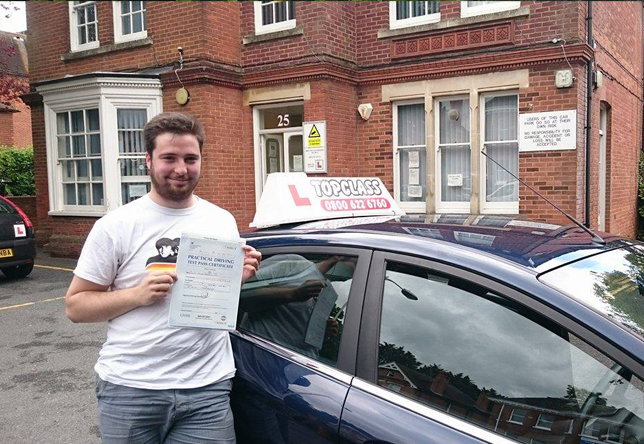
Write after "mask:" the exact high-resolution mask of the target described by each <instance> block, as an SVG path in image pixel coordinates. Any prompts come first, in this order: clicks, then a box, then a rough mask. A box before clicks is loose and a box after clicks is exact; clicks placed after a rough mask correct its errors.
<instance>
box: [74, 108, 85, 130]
mask: <svg viewBox="0 0 644 444" xmlns="http://www.w3.org/2000/svg"><path fill="white" fill-rule="evenodd" d="M84 130H85V124H84V123H83V111H72V132H73V133H82V132H83V131H84Z"/></svg>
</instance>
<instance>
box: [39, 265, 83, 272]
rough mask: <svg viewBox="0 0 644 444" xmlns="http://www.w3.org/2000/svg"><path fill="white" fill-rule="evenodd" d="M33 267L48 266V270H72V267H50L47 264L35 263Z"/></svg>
mask: <svg viewBox="0 0 644 444" xmlns="http://www.w3.org/2000/svg"><path fill="white" fill-rule="evenodd" d="M34 267H38V268H48V269H50V270H62V271H74V269H73V268H62V267H51V266H49V265H37V264H34Z"/></svg>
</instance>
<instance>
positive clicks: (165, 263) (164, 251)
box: [145, 237, 179, 270]
mask: <svg viewBox="0 0 644 444" xmlns="http://www.w3.org/2000/svg"><path fill="white" fill-rule="evenodd" d="M155 247H156V249H157V251H158V252H159V254H157V255H156V256H152V257H151V258H149V259H148V260H147V262H146V263H145V269H146V270H174V269H175V268H176V263H177V256H178V255H179V238H176V239H168V238H167V237H162V238H161V239H159V240H157V242H156V244H155Z"/></svg>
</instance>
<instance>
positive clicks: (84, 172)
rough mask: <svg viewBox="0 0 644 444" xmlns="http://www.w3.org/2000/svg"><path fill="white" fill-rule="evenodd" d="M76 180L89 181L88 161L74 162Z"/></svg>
mask: <svg viewBox="0 0 644 444" xmlns="http://www.w3.org/2000/svg"><path fill="white" fill-rule="evenodd" d="M76 179H77V180H89V161H87V160H77V161H76Z"/></svg>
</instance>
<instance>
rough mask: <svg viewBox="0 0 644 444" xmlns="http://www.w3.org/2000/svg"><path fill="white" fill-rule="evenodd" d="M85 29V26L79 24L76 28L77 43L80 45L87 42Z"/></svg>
mask: <svg viewBox="0 0 644 444" xmlns="http://www.w3.org/2000/svg"><path fill="white" fill-rule="evenodd" d="M86 30H87V27H85V26H81V27H80V28H78V43H79V44H80V45H83V44H85V43H87V34H86V33H85V31H86Z"/></svg>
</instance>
